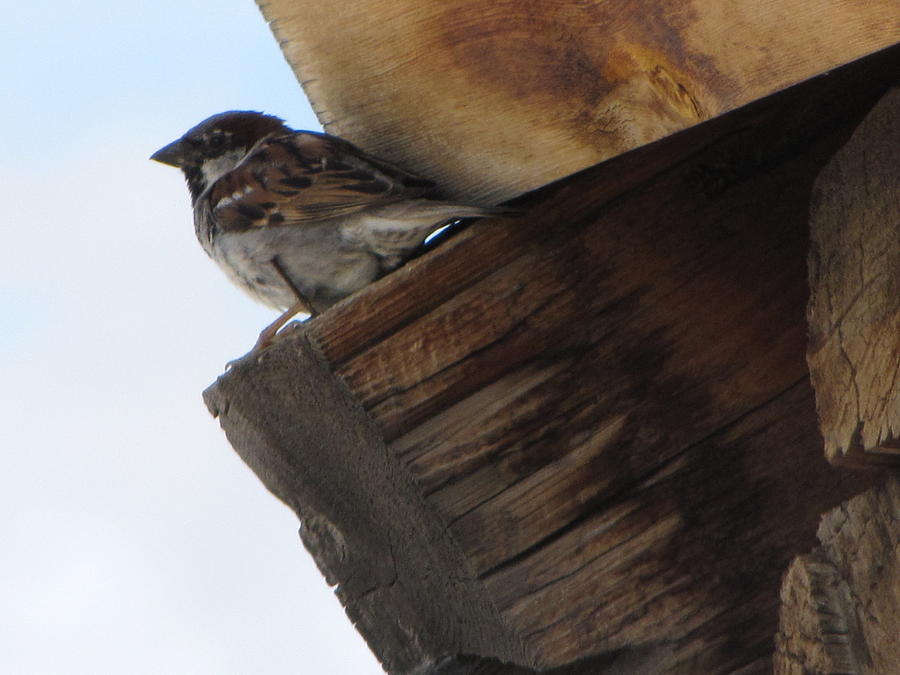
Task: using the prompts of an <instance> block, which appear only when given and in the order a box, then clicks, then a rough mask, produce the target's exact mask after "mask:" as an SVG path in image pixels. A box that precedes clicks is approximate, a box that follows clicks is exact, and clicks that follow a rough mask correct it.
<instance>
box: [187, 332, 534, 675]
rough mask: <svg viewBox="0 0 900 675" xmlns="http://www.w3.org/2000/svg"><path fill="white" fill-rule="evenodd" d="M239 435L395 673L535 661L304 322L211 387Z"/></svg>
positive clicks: (210, 395)
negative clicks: (495, 659)
mask: <svg viewBox="0 0 900 675" xmlns="http://www.w3.org/2000/svg"><path fill="white" fill-rule="evenodd" d="M204 398H205V400H206V403H207V405H208V406H209V409H210V411H211V412H212V413H213V415H215V416H217V417H218V418H219V421H220V422H221V424H222V427H223V428H224V429H225V433H226V434H227V436H228V440H229V441H230V442H231V444H232V446H234V448H235V449H236V450H237V451H238V453H239V454H240V455H241V457H242V458H243V459H244V461H245V462H247V464H248V465H249V466H250V468H251V469H253V470H254V471H255V472H256V474H257V475H258V476H259V477H260V479H261V480H262V481H263V483H264V484H265V486H266V487H267V488H268V489H269V490H270V491H271V492H272V493H273V494H275V496H277V497H278V498H279V499H281V500H282V501H283V502H285V504H287V505H288V506H290V507H291V508H292V509H293V510H294V511H295V512H296V513H297V515H298V517H299V518H300V520H301V522H302V528H301V530H300V536H301V538H302V540H303V543H304V545H305V546H306V548H307V549H308V550H309V551H310V553H311V554H312V555H313V557H314V558H315V560H316V563H317V565H318V566H319V569H320V570H321V571H322V574H323V575H324V576H325V579H326V580H327V582H328V583H329V584H331V585H335V586H336V589H335V592H336V593H337V595H338V597H339V598H340V600H341V602H342V603H343V605H344V607H345V608H346V610H347V615H348V617H349V618H350V620H351V621H353V623H354V625H355V626H356V627H357V629H358V630H359V631H360V633H362V635H363V636H364V637H365V638H366V640H367V641H368V642H369V644H370V645H372V646H373V648H376V651H377V654H378V657H379V659H380V660H381V662H382V663H383V664H384V666H385V668H386V669H387V670H388V671H389V672H391V673H412V672H421V668H422V667H423V665H426V664H427V665H432V664H434V665H436V664H438V663H440V662H442V661H443V660H445V659H446V658H448V656H450V655H455V654H458V653H476V654H481V653H490V654H493V655H495V656H499V657H501V658H503V659H506V660H510V661H519V662H521V661H523V660H524V659H525V655H524V652H523V650H522V645H521V643H520V642H519V641H518V640H517V639H516V638H515V636H513V635H512V634H511V632H510V631H509V629H508V628H507V627H506V626H505V625H504V624H503V623H502V621H501V620H500V617H499V614H498V612H497V610H496V608H495V607H494V606H493V605H492V604H491V603H490V602H489V600H488V598H487V597H486V596H485V595H484V593H483V589H482V587H481V584H480V583H478V582H477V581H476V580H475V578H474V577H473V575H472V574H471V572H470V568H469V565H468V563H467V561H466V560H465V558H464V557H463V555H462V554H461V552H460V550H459V547H458V546H457V545H456V543H455V542H454V541H453V539H452V537H450V536H449V535H448V533H447V532H446V530H445V529H444V527H443V526H442V524H441V523H440V522H439V521H437V520H436V518H435V517H434V515H429V514H431V513H432V512H431V509H430V507H429V506H428V505H427V504H425V503H424V502H423V500H422V498H421V495H420V494H419V491H418V490H417V489H416V488H415V486H414V485H413V483H412V481H411V480H410V479H409V476H408V475H406V474H405V473H404V472H402V471H400V470H398V466H397V463H396V461H394V459H393V457H392V456H391V455H390V454H389V452H388V451H387V449H386V448H385V446H384V442H383V441H382V440H381V438H380V436H379V434H378V432H377V430H376V429H375V428H374V426H373V425H372V423H371V421H370V420H369V419H368V418H367V417H366V415H365V413H364V412H363V411H362V409H361V408H360V407H359V405H358V404H357V403H356V402H355V401H354V400H353V398H352V397H351V396H350V395H349V392H347V391H346V389H345V388H344V387H343V386H342V385H341V384H340V383H339V382H337V381H335V379H334V378H333V377H332V375H331V372H330V370H329V369H328V367H327V364H325V363H324V362H323V361H322V359H321V356H319V354H318V353H317V352H316V350H315V349H313V348H312V347H311V346H310V345H309V343H308V342H307V340H306V339H305V338H304V336H303V332H302V331H295V333H294V334H293V335H292V336H291V339H290V340H280V341H278V342H277V343H276V344H274V345H273V346H272V347H270V348H269V349H267V350H266V351H265V352H264V353H263V354H262V355H261V356H259V357H253V358H252V359H250V360H244V361H243V362H242V363H239V364H237V365H236V366H235V367H234V368H233V369H232V370H231V371H230V372H229V373H228V374H227V375H225V376H223V377H221V378H219V380H218V381H217V382H216V384H215V385H213V386H212V387H210V388H209V389H208V390H207V391H206V392H204Z"/></svg>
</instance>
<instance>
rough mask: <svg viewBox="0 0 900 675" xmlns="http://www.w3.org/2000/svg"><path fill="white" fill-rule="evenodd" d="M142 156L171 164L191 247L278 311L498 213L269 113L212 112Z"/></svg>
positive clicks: (321, 299) (366, 279)
mask: <svg viewBox="0 0 900 675" xmlns="http://www.w3.org/2000/svg"><path fill="white" fill-rule="evenodd" d="M150 159H153V160H156V161H157V162H161V163H163V164H167V165H170V166H174V167H177V168H180V169H181V170H182V172H183V173H184V176H185V179H186V180H187V186H188V190H189V192H190V195H191V203H192V205H193V210H194V230H195V232H196V234H197V239H198V240H199V241H200V245H201V246H202V247H203V250H204V251H206V253H207V254H208V255H209V257H210V258H212V259H213V260H214V261H215V262H216V263H217V264H218V265H219V267H221V268H222V269H223V270H224V271H225V274H226V275H227V276H228V278H229V279H231V281H233V282H234V283H235V284H236V285H237V286H239V287H240V288H242V289H244V290H245V291H246V292H247V293H249V294H250V296H252V297H253V298H255V299H256V300H258V301H260V302H262V303H263V304H265V305H268V306H270V307H272V308H275V309H278V310H281V311H282V314H281V315H280V316H279V317H278V318H277V319H276V320H275V321H274V322H272V324H270V325H269V326H267V327H266V328H265V329H264V330H263V331H262V333H261V334H260V336H259V340H258V341H257V343H256V346H255V347H254V349H253V350H251V353H253V352H254V351H256V350H258V349H260V348H262V347H265V346H266V345H268V344H269V343H270V342H271V341H272V339H273V338H274V336H275V334H276V333H277V332H278V330H279V329H280V328H281V327H282V326H283V325H284V324H285V323H287V322H288V321H289V320H290V319H291V318H292V317H293V316H295V315H296V314H299V313H306V314H309V315H310V316H315V315H316V314H317V313H319V312H322V311H324V310H325V309H327V308H328V307H330V306H331V305H333V304H334V303H336V302H337V301H338V300H341V299H342V298H344V297H346V296H348V295H350V294H351V293H353V292H354V291H357V290H359V289H360V288H362V287H363V286H365V285H366V284H369V283H370V282H372V281H374V280H375V279H377V278H379V277H381V276H382V275H384V274H386V273H387V272H390V271H391V270H393V269H395V268H397V267H399V266H400V265H402V264H403V263H404V262H405V261H406V260H408V259H409V258H410V257H411V255H412V254H413V253H414V252H415V251H416V250H417V249H419V248H420V246H421V245H422V244H423V242H424V241H425V239H426V238H427V237H428V236H429V235H430V234H432V233H433V232H434V231H436V230H437V229H439V228H440V227H442V226H444V225H447V224H450V223H452V222H455V221H458V220H460V219H464V218H482V217H486V216H492V215H501V214H508V213H510V210H509V209H506V208H505V207H486V206H476V205H472V204H460V203H455V202H451V201H445V200H442V199H441V198H440V191H439V190H438V188H437V185H436V184H435V183H434V182H432V181H430V180H428V179H427V178H423V177H421V176H417V175H416V174H414V173H410V172H408V171H405V170H403V169H401V168H399V167H397V166H395V165H394V164H391V163H389V162H386V161H384V160H381V159H377V158H375V157H373V156H372V155H369V154H367V153H365V152H363V151H362V150H360V149H359V148H357V147H356V146H355V145H353V144H352V143H350V142H348V141H345V140H343V139H341V138H338V137H336V136H331V135H329V134H325V133H318V132H315V131H295V130H293V129H291V128H289V127H288V126H286V125H285V123H284V121H283V120H282V119H280V118H278V117H275V116H273V115H267V114H263V113H259V112H252V111H229V112H224V113H220V114H218V115H213V116H212V117H210V118H208V119H206V120H204V121H203V122H201V123H200V124H198V125H197V126H195V127H193V128H192V129H190V130H189V131H188V132H187V133H185V134H184V135H183V136H182V137H181V138H179V139H178V140H176V141H174V142H172V143H170V144H169V145H166V146H165V147H163V148H161V149H160V150H157V151H156V152H155V153H154V154H153V155H152V156H151V158H150Z"/></svg>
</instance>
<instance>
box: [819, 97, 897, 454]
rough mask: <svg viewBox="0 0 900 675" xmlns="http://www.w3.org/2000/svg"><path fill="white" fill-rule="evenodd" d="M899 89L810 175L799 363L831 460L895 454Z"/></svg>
mask: <svg viewBox="0 0 900 675" xmlns="http://www.w3.org/2000/svg"><path fill="white" fill-rule="evenodd" d="M898 149H900V87H896V88H894V89H893V90H892V91H891V92H889V93H888V94H887V95H886V96H885V97H884V99H883V100H882V101H881V102H880V103H879V104H878V105H877V106H876V107H875V108H874V109H873V110H872V112H871V113H870V114H869V115H868V116H867V117H866V119H865V121H864V122H863V123H862V124H861V125H860V126H859V128H858V129H857V130H856V132H855V133H854V134H853V137H852V138H851V139H850V140H849V142H848V143H847V145H845V146H844V147H843V148H842V149H841V150H840V151H839V152H838V153H837V154H836V155H835V156H834V158H833V159H832V160H831V161H830V162H829V163H828V166H827V167H825V169H824V170H823V171H822V174H821V175H820V176H819V178H818V179H817V180H816V184H815V190H814V191H813V200H812V209H811V218H810V227H811V238H812V248H811V251H810V257H809V264H810V286H811V288H812V295H811V297H810V302H809V326H810V345H809V367H810V373H811V375H812V380H813V385H814V386H815V390H816V401H817V404H818V409H819V417H820V418H821V424H822V433H823V434H824V436H825V452H826V454H827V456H828V457H829V459H830V460H832V461H836V462H886V461H890V462H900V160H898V152H900V151H898Z"/></svg>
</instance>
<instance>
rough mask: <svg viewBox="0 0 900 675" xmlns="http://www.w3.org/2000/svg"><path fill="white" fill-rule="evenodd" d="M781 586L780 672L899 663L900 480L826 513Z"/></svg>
mask: <svg viewBox="0 0 900 675" xmlns="http://www.w3.org/2000/svg"><path fill="white" fill-rule="evenodd" d="M818 536H819V540H820V541H821V544H822V545H821V546H820V547H818V548H817V549H816V550H815V551H813V552H812V553H811V554H808V555H802V556H798V557H797V559H796V560H795V561H794V563H793V564H792V565H791V568H790V570H789V571H788V573H787V575H786V577H785V579H784V585H783V586H782V590H781V600H782V605H781V627H780V630H779V632H778V636H777V638H776V645H777V648H776V653H775V673H776V674H777V675H802V674H805V673H811V672H812V673H821V674H822V675H830V674H833V675H838V674H839V673H855V674H856V675H880V674H882V673H894V672H896V671H897V667H898V664H900V642H898V640H897V636H898V635H900V481H898V479H897V476H896V475H894V476H892V477H891V478H890V479H889V480H888V481H887V482H886V484H885V485H883V486H882V487H879V488H876V489H872V490H870V491H868V492H866V493H865V494H862V495H860V496H858V497H855V498H853V499H851V500H850V501H849V502H847V503H846V504H842V505H841V506H840V507H839V508H836V509H834V510H833V511H831V512H830V513H828V514H826V515H825V517H824V518H823V519H822V525H821V526H820V527H819V535H818Z"/></svg>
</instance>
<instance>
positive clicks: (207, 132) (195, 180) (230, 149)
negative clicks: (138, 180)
mask: <svg viewBox="0 0 900 675" xmlns="http://www.w3.org/2000/svg"><path fill="white" fill-rule="evenodd" d="M282 131H287V127H286V126H285V125H284V121H283V120H281V119H279V118H278V117H274V116H272V115H264V114H263V113H258V112H252V111H245V110H232V111H229V112H224V113H219V114H218V115H213V116H212V117H210V118H208V119H206V120H204V121H202V122H200V124H198V125H197V126H195V127H194V128H192V129H190V130H189V131H188V132H187V133H185V134H184V136H182V137H181V138H179V139H178V140H176V141H173V142H172V143H169V144H168V145H167V146H165V147H163V148H160V149H159V150H157V151H156V152H154V153H153V154H152V155H151V156H150V159H153V160H156V161H157V162H161V163H163V164H168V165H169V166H175V167H178V168H179V169H181V170H182V171H183V172H184V175H185V177H186V178H187V182H188V187H189V188H190V191H191V197H192V199H193V200H194V201H196V199H197V198H198V197H199V196H200V195H201V194H202V193H203V191H204V190H206V188H207V187H209V186H210V185H212V184H213V183H214V182H215V181H216V180H218V179H219V178H220V177H221V176H223V175H224V174H226V173H228V172H229V171H231V170H232V169H234V167H235V166H237V164H238V162H240V161H241V160H242V159H243V158H244V156H245V155H246V154H247V152H248V151H249V150H250V148H252V147H253V146H254V145H256V143H257V142H258V141H260V140H262V139H263V138H265V137H266V136H270V135H272V134H274V133H279V132H282Z"/></svg>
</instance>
